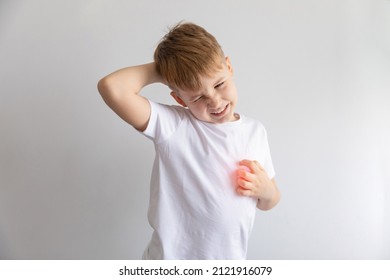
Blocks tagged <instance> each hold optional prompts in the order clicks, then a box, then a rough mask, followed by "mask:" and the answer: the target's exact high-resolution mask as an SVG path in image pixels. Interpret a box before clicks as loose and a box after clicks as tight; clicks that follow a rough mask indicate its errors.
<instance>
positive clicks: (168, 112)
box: [142, 100, 186, 142]
mask: <svg viewBox="0 0 390 280" xmlns="http://www.w3.org/2000/svg"><path fill="white" fill-rule="evenodd" d="M148 101H149V103H150V108H151V112H150V118H149V122H148V126H147V127H146V129H145V130H144V131H143V132H142V134H144V135H145V136H146V137H148V138H149V139H151V140H153V141H154V142H162V141H164V140H166V139H168V138H169V137H170V136H171V135H172V134H173V133H174V132H175V131H176V129H177V128H178V127H179V125H180V124H181V122H182V120H183V118H184V116H185V112H184V110H186V109H185V108H182V107H179V106H174V105H165V104H160V103H156V102H153V101H151V100H148Z"/></svg>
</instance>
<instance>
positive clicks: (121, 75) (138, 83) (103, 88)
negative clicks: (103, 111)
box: [98, 62, 161, 97]
mask: <svg viewBox="0 0 390 280" xmlns="http://www.w3.org/2000/svg"><path fill="white" fill-rule="evenodd" d="M156 82H161V78H160V76H159V75H158V74H157V71H156V67H155V64H154V63H153V62H152V63H148V64H142V65H137V66H131V67H127V68H123V69H120V70H117V71H115V72H113V73H111V74H109V75H108V76H106V77H104V78H103V79H101V80H100V81H99V84H98V89H99V92H100V94H101V95H102V96H103V97H105V96H106V97H107V95H113V94H116V95H122V94H139V93H140V91H141V89H142V88H144V87H145V86H147V85H149V84H152V83H156Z"/></svg>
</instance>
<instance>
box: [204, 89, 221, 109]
mask: <svg viewBox="0 0 390 280" xmlns="http://www.w3.org/2000/svg"><path fill="white" fill-rule="evenodd" d="M208 101H209V102H208V104H207V105H208V107H209V109H220V106H221V104H222V99H221V97H220V96H219V95H218V94H216V93H215V92H214V94H213V95H212V96H210V97H209V100H208Z"/></svg>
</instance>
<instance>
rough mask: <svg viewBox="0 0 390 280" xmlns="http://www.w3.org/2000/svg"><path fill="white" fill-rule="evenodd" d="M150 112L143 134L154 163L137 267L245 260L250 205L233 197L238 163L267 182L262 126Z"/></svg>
mask: <svg viewBox="0 0 390 280" xmlns="http://www.w3.org/2000/svg"><path fill="white" fill-rule="evenodd" d="M149 102H150V104H151V116H150V120H149V123H148V127H147V128H146V130H145V131H144V132H143V133H144V134H145V135H146V136H147V137H148V138H150V139H152V140H153V142H154V145H155V150H156V157H155V161H154V165H153V171H152V177H151V185H150V204H149V210H148V219H149V223H150V225H151V226H152V228H153V230H154V232H153V235H152V238H151V241H150V243H149V245H148V247H147V248H146V250H145V252H144V255H143V259H245V258H246V252H247V246H248V239H249V235H250V232H251V230H252V226H253V222H254V218H255V212H256V203H257V200H256V199H253V198H250V197H244V196H240V195H239V194H237V192H236V188H237V184H236V179H235V176H236V170H237V168H238V162H239V161H240V160H243V159H249V160H257V161H258V162H259V163H260V164H261V165H262V166H263V167H264V169H265V170H266V171H267V174H268V176H269V177H270V178H273V177H274V175H275V174H274V169H273V165H272V160H271V156H270V151H269V147H268V141H267V134H266V131H265V129H264V127H263V125H262V124H261V123H260V122H258V121H255V120H253V119H250V118H247V117H245V116H242V115H241V116H240V119H239V120H237V121H234V122H227V123H222V124H211V123H207V122H202V121H199V120H198V119H196V118H195V117H194V116H193V115H192V114H191V112H190V111H189V110H188V109H186V108H183V107H179V106H169V105H162V104H158V103H154V102H151V101H149Z"/></svg>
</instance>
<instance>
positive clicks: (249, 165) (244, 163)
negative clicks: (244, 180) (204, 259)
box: [238, 159, 256, 173]
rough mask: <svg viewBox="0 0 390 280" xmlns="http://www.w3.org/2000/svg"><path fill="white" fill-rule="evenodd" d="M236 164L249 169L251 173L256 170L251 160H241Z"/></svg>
mask: <svg viewBox="0 0 390 280" xmlns="http://www.w3.org/2000/svg"><path fill="white" fill-rule="evenodd" d="M238 164H239V165H241V166H245V167H247V168H249V169H250V171H251V172H252V173H253V172H254V171H255V168H256V164H255V163H254V162H253V161H252V160H249V159H244V160H241V161H240V162H239V163H238Z"/></svg>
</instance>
